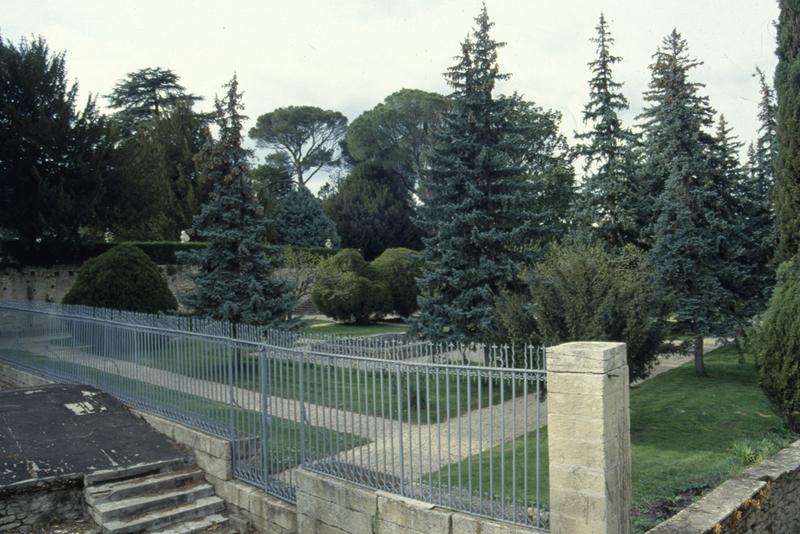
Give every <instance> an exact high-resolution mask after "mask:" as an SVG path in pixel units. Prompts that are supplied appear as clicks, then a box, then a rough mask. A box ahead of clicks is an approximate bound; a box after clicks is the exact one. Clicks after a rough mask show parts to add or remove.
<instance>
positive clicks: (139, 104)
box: [106, 67, 202, 135]
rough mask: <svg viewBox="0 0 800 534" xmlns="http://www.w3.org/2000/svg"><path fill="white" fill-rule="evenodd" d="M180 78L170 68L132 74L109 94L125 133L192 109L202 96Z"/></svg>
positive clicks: (116, 117) (111, 106)
mask: <svg viewBox="0 0 800 534" xmlns="http://www.w3.org/2000/svg"><path fill="white" fill-rule="evenodd" d="M179 80H180V77H179V76H178V75H177V74H175V73H174V72H172V71H171V70H169V69H162V68H161V67H152V68H145V69H139V70H137V71H134V72H129V73H128V74H127V75H126V76H125V78H124V79H123V80H121V81H119V82H117V84H116V85H115V86H114V90H113V91H111V93H110V94H108V95H106V98H107V99H108V102H109V107H110V108H111V109H114V110H117V112H116V113H115V114H114V118H115V119H116V121H117V122H118V124H119V125H120V129H121V130H122V131H123V132H125V134H126V135H127V134H130V133H132V132H134V131H136V129H137V128H138V127H139V126H140V125H141V124H142V123H146V122H149V121H151V120H153V119H159V118H161V117H163V116H164V115H166V114H169V113H170V112H172V111H175V110H176V109H178V108H184V109H186V108H188V109H191V107H192V104H194V102H196V101H198V100H202V98H201V97H199V96H197V95H193V94H191V93H187V92H186V88H185V87H184V86H182V85H181V84H180V83H178V82H179Z"/></svg>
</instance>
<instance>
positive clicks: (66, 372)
mask: <svg viewBox="0 0 800 534" xmlns="http://www.w3.org/2000/svg"><path fill="white" fill-rule="evenodd" d="M0 358H2V360H5V361H8V362H10V363H14V362H16V363H18V364H20V365H21V366H27V367H30V368H33V369H37V370H39V371H44V372H46V373H49V374H51V375H53V376H55V377H62V378H68V379H69V380H70V381H72V382H78V383H86V384H88V385H94V386H96V387H98V389H101V390H104V391H108V392H110V393H112V394H113V395H114V396H117V397H119V398H120V399H121V400H123V401H128V402H129V403H131V404H133V405H134V406H137V407H141V408H144V409H147V410H149V411H153V412H155V413H158V414H160V415H162V416H165V417H171V418H177V419H178V420H182V421H185V422H186V421H189V422H193V425H192V426H197V427H199V428H200V429H202V430H207V431H211V432H213V433H216V434H220V435H230V433H231V431H233V432H234V435H239V436H246V435H253V434H255V435H261V427H262V418H261V412H260V411H254V410H247V409H244V408H241V407H235V406H232V405H230V404H227V403H222V402H218V401H213V400H210V399H207V398H204V397H199V396H196V395H189V394H186V393H181V394H179V395H178V394H175V392H174V391H173V390H170V389H168V388H165V387H161V386H156V385H153V384H149V383H145V382H142V381H140V380H135V379H132V378H126V377H121V376H119V375H117V374H113V373H107V372H105V371H101V370H98V369H96V368H94V367H89V366H85V365H80V364H76V363H73V362H66V361H56V360H53V359H51V358H48V357H46V356H41V355H38V354H34V353H31V352H27V351H22V350H15V349H0ZM267 421H268V422H267V425H268V426H267V429H268V433H269V435H270V441H271V443H272V446H271V447H270V452H271V453H272V454H273V456H274V458H273V459H272V460H271V462H272V465H275V466H280V470H284V469H290V468H292V467H295V466H296V465H297V464H298V463H299V458H300V450H299V441H298V436H299V433H300V423H298V422H295V421H292V420H289V419H285V418H281V417H275V416H270V417H269V418H268V420H267ZM305 431H306V432H307V434H306V436H307V437H308V438H309V439H310V440H312V442H313V443H324V444H325V451H324V452H325V453H326V454H334V453H336V452H340V451H344V450H347V449H350V448H353V447H357V446H360V445H364V444H366V443H367V442H368V440H366V439H363V438H361V437H359V436H355V435H352V434H348V433H343V432H336V431H334V430H329V429H325V428H321V427H313V426H310V425H306V426H305ZM309 453H310V454H312V455H313V451H309Z"/></svg>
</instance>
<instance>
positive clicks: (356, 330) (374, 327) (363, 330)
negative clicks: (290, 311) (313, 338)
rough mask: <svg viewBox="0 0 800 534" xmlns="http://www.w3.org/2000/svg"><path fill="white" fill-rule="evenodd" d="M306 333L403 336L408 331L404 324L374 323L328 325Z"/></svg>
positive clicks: (310, 329) (350, 335)
mask: <svg viewBox="0 0 800 534" xmlns="http://www.w3.org/2000/svg"><path fill="white" fill-rule="evenodd" d="M305 330H306V332H309V333H313V334H325V335H330V336H348V337H356V336H374V335H377V334H402V333H404V332H406V330H408V327H407V326H406V325H404V324H390V323H373V324H366V325H357V324H343V323H328V324H324V325H323V326H314V327H313V328H306V329H305Z"/></svg>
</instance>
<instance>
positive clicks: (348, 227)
mask: <svg viewBox="0 0 800 534" xmlns="http://www.w3.org/2000/svg"><path fill="white" fill-rule="evenodd" d="M322 207H323V209H324V210H325V214H326V215H327V216H328V217H330V218H331V220H333V222H334V223H335V225H336V229H337V231H338V232H339V235H340V236H341V240H342V246H344V247H347V248H355V249H359V250H361V252H362V253H363V254H364V257H365V258H366V259H368V260H372V259H373V258H375V257H377V256H378V255H379V254H380V253H381V252H383V251H384V250H386V249H387V248H393V247H407V248H418V246H419V239H418V233H417V229H416V227H415V225H414V221H413V219H412V218H413V215H414V206H413V200H412V198H411V192H410V191H409V190H408V189H407V188H406V187H405V186H404V185H403V182H402V180H400V178H399V177H398V176H397V174H396V173H395V171H392V170H390V169H387V168H385V167H384V166H383V165H381V164H380V163H377V162H374V161H364V162H362V163H359V164H357V165H356V166H355V167H353V170H352V171H351V172H350V174H348V175H347V176H346V177H345V178H344V179H343V180H342V181H341V183H340V184H339V185H338V186H337V188H336V190H335V191H333V192H331V193H330V194H328V195H327V196H326V197H325V198H324V199H323V200H322Z"/></svg>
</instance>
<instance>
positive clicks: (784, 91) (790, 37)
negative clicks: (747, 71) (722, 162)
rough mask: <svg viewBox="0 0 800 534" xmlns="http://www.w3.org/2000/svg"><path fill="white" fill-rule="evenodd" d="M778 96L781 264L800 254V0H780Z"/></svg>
mask: <svg viewBox="0 0 800 534" xmlns="http://www.w3.org/2000/svg"><path fill="white" fill-rule="evenodd" d="M778 4H779V6H780V15H779V17H778V49H777V52H776V53H777V55H778V66H777V68H776V69H775V91H776V93H777V95H778V110H777V139H778V157H777V160H776V162H775V219H776V222H777V226H778V250H777V253H776V260H777V261H778V262H781V261H785V260H788V259H789V258H791V257H792V256H794V255H795V254H797V253H798V251H800V121H798V116H800V84H799V83H798V82H797V76H798V74H797V73H798V71H800V0H779V2H778Z"/></svg>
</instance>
